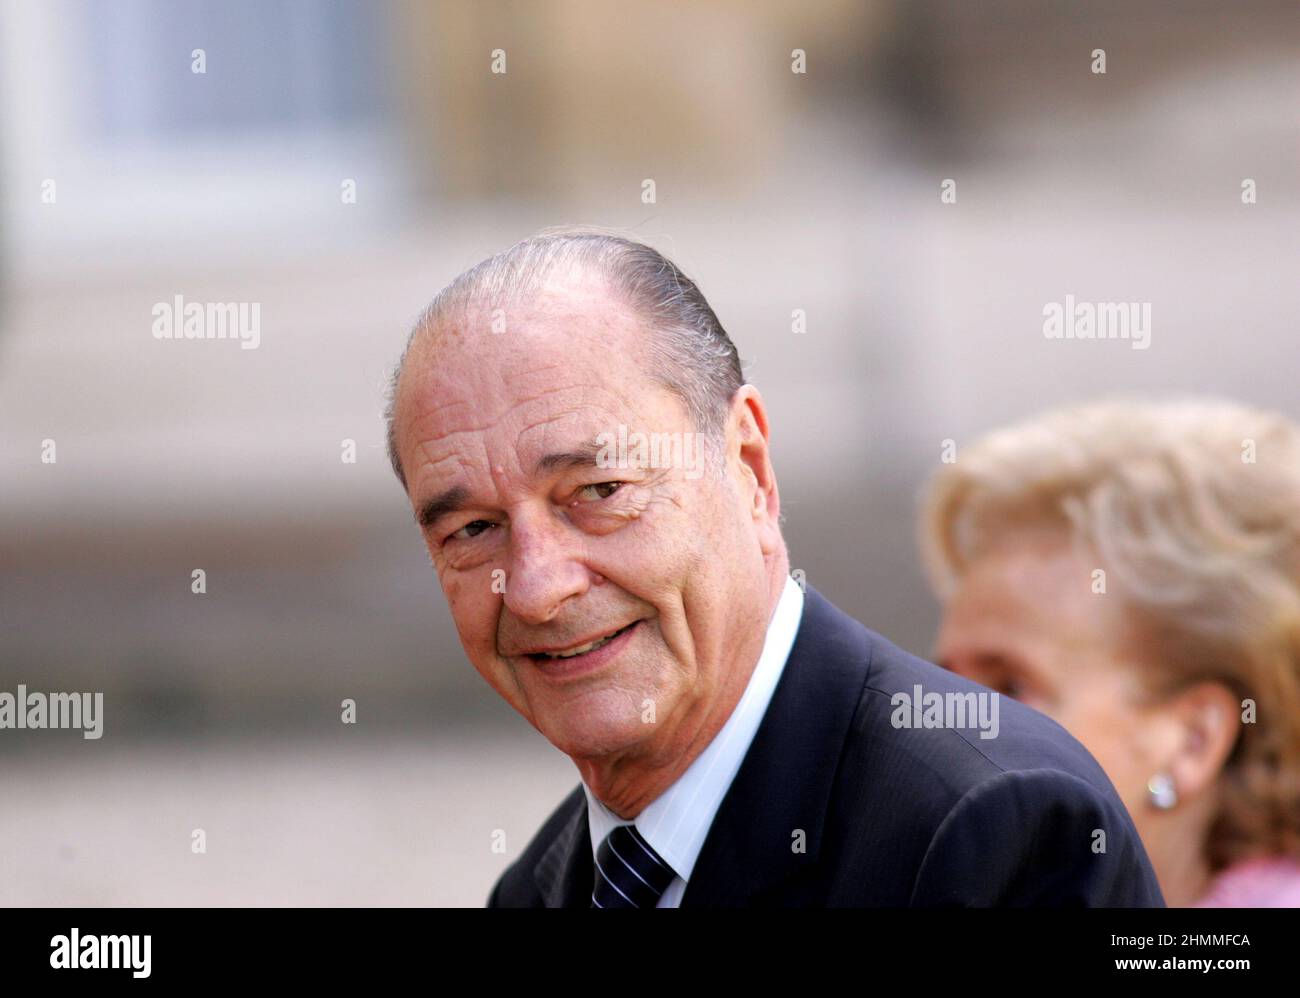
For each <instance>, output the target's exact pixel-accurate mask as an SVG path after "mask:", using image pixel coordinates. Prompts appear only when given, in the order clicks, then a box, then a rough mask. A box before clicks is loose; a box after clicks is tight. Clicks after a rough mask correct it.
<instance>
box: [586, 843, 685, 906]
mask: <svg viewBox="0 0 1300 998" xmlns="http://www.w3.org/2000/svg"><path fill="white" fill-rule="evenodd" d="M676 876H677V874H676V873H675V872H674V871H673V868H672V867H671V866H669V865H668V864H667V863H665V862H664V860H663V858H662V857H661V856H660V855H659V854H658V853H657V852H655V851H654V849H652V848H651V847H650V843H649V842H647V841H646V840H645V837H644V836H643V835H642V834H641V833H640V832H639V831H637V829H636V825H618V826H617V827H616V828H615V829H614V830H613V831H612V832H610V833H609V834H608V835H606V836H605V841H604V842H602V843H601V844H600V847H599V848H598V849H597V850H596V885H595V889H594V890H593V891H592V892H591V906H592V907H593V908H653V907H655V905H657V904H658V903H659V898H660V897H662V896H663V893H664V891H665V890H667V889H668V885H669V884H671V883H672V882H673V878H674V877H676Z"/></svg>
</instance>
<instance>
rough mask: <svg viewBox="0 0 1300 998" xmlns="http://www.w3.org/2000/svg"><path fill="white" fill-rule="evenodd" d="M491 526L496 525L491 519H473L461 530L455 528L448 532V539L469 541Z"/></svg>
mask: <svg viewBox="0 0 1300 998" xmlns="http://www.w3.org/2000/svg"><path fill="white" fill-rule="evenodd" d="M491 526H494V524H493V523H492V522H491V521H489V520H471V521H470V522H469V523H467V524H465V526H463V527H461V528H460V529H459V530H454V531H452V532H451V533H450V534H448V535H447V540H449V541H450V540H456V541H467V540H470V539H471V538H474V537H477V536H478V535H479V534H481V533H483V531H485V530H487V529H488V528H489V527H491Z"/></svg>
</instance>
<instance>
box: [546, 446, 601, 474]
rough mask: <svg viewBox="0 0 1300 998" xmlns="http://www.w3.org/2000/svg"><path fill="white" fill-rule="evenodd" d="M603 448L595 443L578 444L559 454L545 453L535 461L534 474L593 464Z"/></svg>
mask: <svg viewBox="0 0 1300 998" xmlns="http://www.w3.org/2000/svg"><path fill="white" fill-rule="evenodd" d="M604 449H605V448H604V447H602V446H601V445H600V444H597V443H594V442H593V443H583V444H579V445H578V446H577V447H575V448H574V449H573V450H568V451H562V452H561V453H559V454H547V455H546V456H545V457H544V458H542V459H541V460H540V461H538V462H537V467H536V468H534V469H533V474H534V475H540V474H541V473H542V472H544V471H555V470H557V469H561V468H573V467H576V466H578V465H583V464H595V463H596V458H597V457H599V456H600V452H601V451H603V450H604Z"/></svg>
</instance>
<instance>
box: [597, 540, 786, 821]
mask: <svg viewBox="0 0 1300 998" xmlns="http://www.w3.org/2000/svg"><path fill="white" fill-rule="evenodd" d="M765 568H766V569H767V573H768V580H767V581H768V587H767V588H768V598H767V604H766V605H767V616H766V618H765V621H764V626H763V628H762V629H761V630H758V631H756V632H755V631H754V630H753V629H751V631H750V632H749V635H748V637H747V640H744V642H743V644H740V645H728V646H727V647H735V648H737V657H736V659H735V660H734V662H733V664H732V666H731V668H730V669H729V670H728V671H727V673H726V675H725V676H724V677H723V684H722V685H721V686H720V687H719V688H718V690H717V695H716V696H714V698H713V700H712V701H711V702H710V703H705V704H697V705H692V706H690V707H687V708H686V714H685V715H684V716H683V717H682V718H681V719H680V720H678V721H676V723H675V726H674V729H673V730H674V732H675V737H673V738H672V739H671V740H670V742H669V744H668V746H667V747H666V748H664V747H662V743H661V746H660V748H659V749H658V751H657V752H655V751H654V750H652V752H653V754H652V755H649V756H647V755H644V754H642V755H633V754H627V755H623V756H621V757H619V758H615V759H608V758H597V759H576V758H575V759H574V764H575V765H576V766H577V767H578V772H579V773H580V774H581V775H582V779H583V781H584V782H585V783H586V784H587V786H588V787H590V788H591V791H592V793H593V794H595V796H596V798H597V799H598V800H600V801H601V803H603V804H604V805H605V806H606V807H608V808H609V809H610V810H611V811H613V812H614V813H615V814H617V815H618V816H619V817H620V818H622V819H623V820H624V821H631V820H633V819H634V818H636V816H637V815H639V814H640V813H641V812H642V811H643V810H645V809H646V807H648V806H649V805H650V803H651V802H652V801H654V800H656V799H657V798H658V797H659V796H660V795H662V794H663V793H664V791H666V790H667V789H668V788H669V787H671V786H672V785H673V784H674V783H675V782H677V780H678V779H679V778H680V777H681V775H682V774H683V773H684V772H686V770H687V769H689V768H690V765H691V763H693V762H694V761H695V760H696V759H697V758H699V755H700V753H701V752H703V751H704V750H705V749H706V748H707V747H708V746H709V743H710V742H712V741H713V739H714V738H715V737H716V736H717V734H718V732H719V731H721V730H722V727H723V725H725V724H726V723H727V719H728V718H730V717H731V714H732V711H734V710H735V709H736V704H738V703H739V702H740V698H741V696H743V695H744V692H745V687H746V686H748V685H749V680H750V677H751V676H753V674H754V668H755V666H757V665H758V660H759V657H760V656H761V655H762V652H763V645H764V642H765V641H766V639H767V628H768V627H769V626H770V625H771V622H772V615H773V614H774V613H775V612H776V605H777V603H779V602H780V600H781V593H782V591H783V590H784V587H785V580H786V577H787V576H788V575H789V574H790V568H789V561H788V559H787V558H786V557H785V552H784V551H782V552H780V555H779V557H773V558H771V559H768V560H767V562H766V563H765ZM668 720H669V721H670V722H672V721H673V720H674V719H671V718H670V719H668Z"/></svg>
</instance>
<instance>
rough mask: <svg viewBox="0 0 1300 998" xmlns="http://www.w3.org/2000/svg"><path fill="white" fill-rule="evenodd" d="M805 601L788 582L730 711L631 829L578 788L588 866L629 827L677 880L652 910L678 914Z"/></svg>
mask: <svg viewBox="0 0 1300 998" xmlns="http://www.w3.org/2000/svg"><path fill="white" fill-rule="evenodd" d="M803 600H804V595H803V590H802V589H800V588H799V584H798V583H797V582H795V581H794V579H792V578H790V577H789V576H786V579H785V588H784V589H783V590H782V591H781V598H780V599H779V600H778V601H777V604H776V610H775V611H773V613H772V619H771V621H770V622H769V623H768V627H767V637H766V639H765V641H764V643H763V653H762V654H761V655H760V656H759V658H758V664H757V665H755V666H754V672H753V674H752V675H751V676H750V677H749V683H748V685H746V687H745V692H744V693H743V694H741V697H740V700H739V702H738V703H737V704H736V709H735V710H733V711H732V712H731V716H730V717H729V718H727V723H726V724H724V725H723V726H722V729H721V730H720V731H719V732H718V733H717V735H715V736H714V738H713V741H711V742H709V744H708V747H706V748H705V749H704V751H703V752H701V753H700V754H699V755H698V756H697V757H696V758H695V761H694V762H692V763H691V764H690V766H689V767H687V769H686V771H685V772H684V773H682V775H681V776H679V777H678V778H677V780H676V782H674V783H673V784H672V785H671V786H670V787H668V789H667V790H665V791H664V792H663V793H662V794H660V795H659V796H658V797H656V798H655V799H654V800H653V801H651V802H650V803H649V804H648V805H647V806H646V808H645V809H644V810H643V811H642V812H641V813H640V814H639V815H637V816H636V820H635V821H627V820H626V819H624V818H620V817H619V816H618V815H616V814H615V813H614V812H613V811H611V810H610V809H609V808H607V807H606V806H605V805H604V804H602V803H601V802H600V801H599V800H598V799H597V798H596V796H595V794H593V793H592V792H591V789H590V788H589V787H588V786H587V783H586V781H585V780H584V781H583V783H582V789H583V790H584V791H585V792H586V794H587V828H588V830H589V831H590V833H591V856H592V861H593V863H594V862H595V858H596V850H597V849H599V848H600V844H601V843H602V842H604V841H605V836H606V835H608V834H609V833H610V831H611V830H613V828H614V826H616V825H631V824H635V825H636V827H637V831H639V832H640V833H641V834H642V835H643V836H644V837H645V839H646V841H647V842H649V843H650V845H651V846H652V847H653V848H654V850H655V852H657V853H658V854H659V855H660V856H662V857H663V859H664V862H666V863H667V864H668V865H669V866H671V867H672V868H673V870H674V871H675V872H676V874H677V876H676V877H674V878H673V881H672V883H670V884H669V885H668V888H667V890H665V891H664V893H663V896H662V897H660V898H659V903H658V904H657V905H656V906H655V907H657V908H676V907H678V905H679V904H680V903H681V899H682V895H683V894H684V893H685V891H686V882H687V881H688V880H690V879H691V872H692V871H693V870H694V869H695V860H696V859H697V858H698V857H699V855H700V849H702V848H703V847H704V839H705V837H706V836H707V835H708V833H709V826H711V825H712V824H713V817H714V815H716V814H717V813H718V807H719V805H721V804H722V798H723V797H724V796H726V793H727V789H728V788H729V787H730V786H731V781H732V780H733V779H735V777H736V772H737V771H738V770H739V769H740V763H741V761H742V760H743V759H744V758H745V753H747V752H748V751H749V746H750V743H751V742H753V740H754V734H755V733H756V732H757V731H758V725H759V722H760V721H761V720H762V719H763V714H764V713H766V712H767V705H768V703H769V702H770V701H771V699H772V692H773V691H774V690H775V689H776V684H777V682H778V681H779V680H780V678H781V673H782V671H783V670H784V669H785V663H786V659H787V658H789V657H790V649H791V647H793V645H794V638H795V633H796V632H797V631H798V630H799V619H800V618H801V617H802V616H803Z"/></svg>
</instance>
